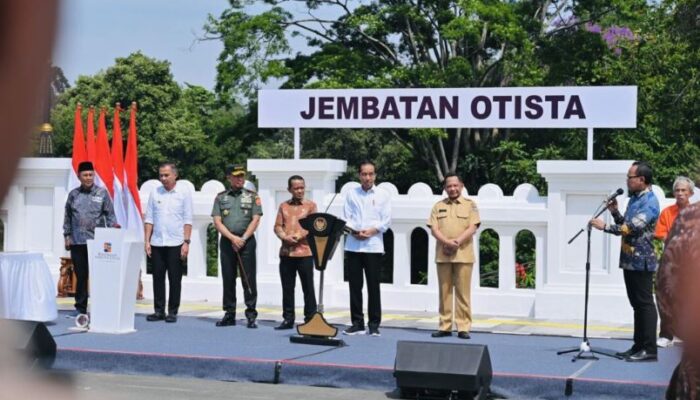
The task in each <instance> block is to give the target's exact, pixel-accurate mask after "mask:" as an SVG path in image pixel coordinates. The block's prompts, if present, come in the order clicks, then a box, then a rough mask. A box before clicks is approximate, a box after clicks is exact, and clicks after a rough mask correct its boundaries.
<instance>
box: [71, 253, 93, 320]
mask: <svg viewBox="0 0 700 400" xmlns="http://www.w3.org/2000/svg"><path fill="white" fill-rule="evenodd" d="M70 258H71V259H72V260H73V267H74V270H75V277H76V283H75V309H76V310H78V312H80V313H81V314H87V306H88V279H89V278H90V267H89V265H88V251H87V245H86V244H74V245H71V246H70Z"/></svg>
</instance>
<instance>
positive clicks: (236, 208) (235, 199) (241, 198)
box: [211, 189, 263, 236]
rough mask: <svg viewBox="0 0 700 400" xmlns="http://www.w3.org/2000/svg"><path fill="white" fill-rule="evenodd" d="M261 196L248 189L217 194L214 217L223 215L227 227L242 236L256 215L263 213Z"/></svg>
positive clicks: (222, 218) (213, 211)
mask: <svg viewBox="0 0 700 400" xmlns="http://www.w3.org/2000/svg"><path fill="white" fill-rule="evenodd" d="M262 214H263V213H262V206H261V203H260V197H258V195H257V194H256V193H255V192H253V191H250V190H248V189H241V190H236V191H234V190H233V189H229V190H225V191H223V192H221V193H219V194H217V195H216V199H214V208H213V209H212V211H211V216H212V217H221V222H222V223H223V224H224V226H225V227H226V229H228V230H229V231H231V233H233V234H234V235H236V236H240V235H242V234H243V233H245V230H246V229H248V225H250V221H252V220H253V216H254V215H262Z"/></svg>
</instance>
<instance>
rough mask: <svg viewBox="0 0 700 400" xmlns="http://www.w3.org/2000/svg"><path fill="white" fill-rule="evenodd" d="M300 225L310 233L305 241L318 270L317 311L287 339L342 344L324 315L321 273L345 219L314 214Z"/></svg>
mask: <svg viewBox="0 0 700 400" xmlns="http://www.w3.org/2000/svg"><path fill="white" fill-rule="evenodd" d="M299 224H300V225H301V227H302V228H304V229H305V230H307V231H308V232H309V234H308V236H307V237H306V240H307V241H308V242H309V247H310V248H311V255H312V258H313V260H314V266H315V267H316V269H317V270H319V271H321V280H320V282H319V285H318V309H317V311H316V312H315V313H314V315H313V317H311V319H310V320H309V321H308V322H306V323H304V324H300V325H297V332H298V333H299V335H295V336H292V337H290V338H289V341H290V342H292V343H305V344H319V345H324V346H344V345H345V342H344V341H342V340H340V339H335V336H336V335H337V334H338V328H336V327H334V326H333V325H331V324H329V323H328V322H327V321H326V319H325V318H323V273H324V271H325V270H326V263H327V262H328V260H329V259H330V258H331V257H333V253H335V249H336V247H338V243H339V242H340V237H341V236H342V235H343V231H344V228H345V221H343V220H342V219H339V218H337V217H336V216H335V215H332V214H326V213H314V214H310V215H309V216H307V217H306V218H304V219H301V220H299Z"/></svg>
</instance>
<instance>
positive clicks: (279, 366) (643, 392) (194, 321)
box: [48, 314, 680, 399]
mask: <svg viewBox="0 0 700 400" xmlns="http://www.w3.org/2000/svg"><path fill="white" fill-rule="evenodd" d="M64 315H65V314H61V316H60V318H59V319H58V320H57V321H56V323H54V324H51V325H49V326H48V328H49V331H50V332H51V334H52V335H54V339H55V340H56V343H57V346H58V355H57V358H56V363H55V365H54V367H55V368H57V369H66V370H79V371H98V372H111V373H123V374H157V375H168V376H184V377H197V378H207V379H216V380H229V381H253V382H273V383H289V384H299V385H313V386H330V387H351V388H365V389H375V390H384V391H392V390H393V389H394V388H395V380H394V377H393V375H392V373H393V366H394V358H395V355H396V342H397V341H399V340H412V341H425V342H433V343H436V342H439V343H470V344H484V345H487V346H488V348H489V352H490V355H491V363H492V365H493V370H494V377H493V382H492V390H493V392H495V393H496V394H498V395H502V396H504V397H508V398H540V399H552V398H563V397H564V396H563V394H564V388H565V384H566V379H567V377H569V376H571V375H572V374H575V373H577V372H578V375H577V377H576V378H574V379H573V395H572V396H571V397H569V398H587V399H590V398H598V399H613V398H614V399H620V398H629V399H640V398H662V397H663V393H664V392H665V386H666V384H667V382H668V380H669V379H670V377H671V373H672V372H673V368H674V367H675V365H676V364H677V363H678V360H679V359H680V352H679V349H677V348H670V349H660V352H659V362H657V363H628V362H624V361H620V360H616V359H612V358H607V357H601V358H600V360H598V361H595V362H591V363H590V365H589V363H588V361H585V360H579V361H577V362H571V355H561V356H558V355H557V354H556V352H557V351H558V350H561V349H565V348H569V347H575V346H578V344H579V342H580V340H578V339H575V338H565V337H557V336H524V335H508V334H490V333H478V332H476V333H473V334H472V339H471V340H469V341H464V340H460V339H457V338H456V337H450V338H442V339H433V338H431V337H430V332H429V331H424V330H417V329H392V328H382V336H381V337H378V338H377V337H370V336H364V335H363V336H342V335H339V338H342V339H343V340H344V341H345V342H346V344H347V346H345V347H340V348H333V347H324V346H311V345H305V344H293V343H290V342H289V337H290V336H291V335H292V334H295V333H296V332H295V331H275V330H273V329H272V328H273V326H276V325H277V322H273V321H261V322H259V326H260V327H259V329H247V328H246V327H245V323H244V321H242V320H241V321H239V325H237V326H233V327H225V328H219V327H215V326H214V322H215V321H214V320H213V319H208V318H195V317H180V318H179V319H178V322H177V323H175V324H166V323H164V322H147V321H146V320H145V318H144V317H143V316H141V315H137V317H136V321H135V328H136V329H137V332H135V333H131V334H124V335H108V334H97V333H76V332H70V331H68V328H69V327H71V326H72V324H73V321H72V320H71V319H67V318H64V317H63V316H64ZM591 344H592V345H593V346H594V348H601V349H602V348H605V349H609V350H612V351H621V350H626V349H627V348H629V347H630V346H631V341H629V340H612V339H594V340H591ZM582 368H583V369H584V370H583V371H579V370H581V369H582Z"/></svg>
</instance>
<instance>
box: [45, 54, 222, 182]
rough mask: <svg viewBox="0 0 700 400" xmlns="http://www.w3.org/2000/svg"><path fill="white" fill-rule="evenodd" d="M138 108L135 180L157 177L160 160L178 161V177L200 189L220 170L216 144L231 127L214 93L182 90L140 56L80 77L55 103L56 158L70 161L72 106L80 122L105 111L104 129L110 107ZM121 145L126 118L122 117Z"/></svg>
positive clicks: (162, 68) (161, 64)
mask: <svg viewBox="0 0 700 400" xmlns="http://www.w3.org/2000/svg"><path fill="white" fill-rule="evenodd" d="M132 101H136V102H137V105H138V113H137V129H138V135H139V136H138V140H139V176H140V177H141V179H142V180H146V179H152V178H154V177H155V176H156V173H157V166H158V164H160V163H161V162H164V161H173V162H176V163H177V164H178V165H179V167H180V175H181V176H182V177H183V178H185V179H188V180H190V181H192V182H193V183H194V184H195V185H197V186H199V185H201V184H202V183H204V182H205V181H207V180H209V179H211V177H213V176H218V175H220V174H217V173H218V172H219V171H220V170H221V169H222V163H223V157H222V152H221V150H220V146H218V143H220V142H221V139H220V135H222V130H223V126H227V125H229V124H231V123H232V121H231V120H230V117H229V115H228V114H231V113H227V112H226V110H225V109H222V107H221V106H220V105H219V104H218V103H217V101H216V98H215V96H214V94H213V93H211V92H209V91H208V90H206V89H204V88H202V87H198V86H191V85H186V87H185V88H184V89H183V88H182V87H180V86H179V85H178V84H177V83H176V82H175V81H174V80H173V76H172V73H171V72H170V63H169V62H168V61H160V60H156V59H153V58H150V57H147V56H145V55H144V54H142V53H140V52H136V53H133V54H131V55H129V56H128V57H124V58H117V59H116V60H115V64H114V65H113V66H111V67H109V68H107V69H106V70H105V71H102V72H99V73H97V74H95V75H93V76H80V77H79V78H78V80H77V81H76V83H75V86H74V87H72V88H70V89H68V90H67V91H65V92H64V93H63V94H61V95H60V96H59V98H58V103H57V105H56V106H55V107H54V110H53V112H52V122H53V125H54V129H55V133H56V134H55V145H56V153H57V155H60V156H66V157H70V156H71V151H72V150H71V149H72V139H73V117H74V112H75V106H76V104H77V103H78V102H81V103H82V104H83V105H84V106H85V107H84V114H83V119H84V121H85V119H86V118H87V106H88V105H95V106H96V107H100V106H104V107H107V108H108V109H109V110H110V111H109V116H110V118H108V119H107V120H108V129H110V130H111V123H112V118H111V113H112V111H113V107H114V104H115V103H117V102H120V103H121V104H122V106H123V107H125V108H126V107H128V105H129V104H130V103H131V102H132ZM121 117H122V129H123V130H124V140H125V141H126V132H127V127H128V119H129V113H128V112H123V113H122V114H121Z"/></svg>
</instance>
